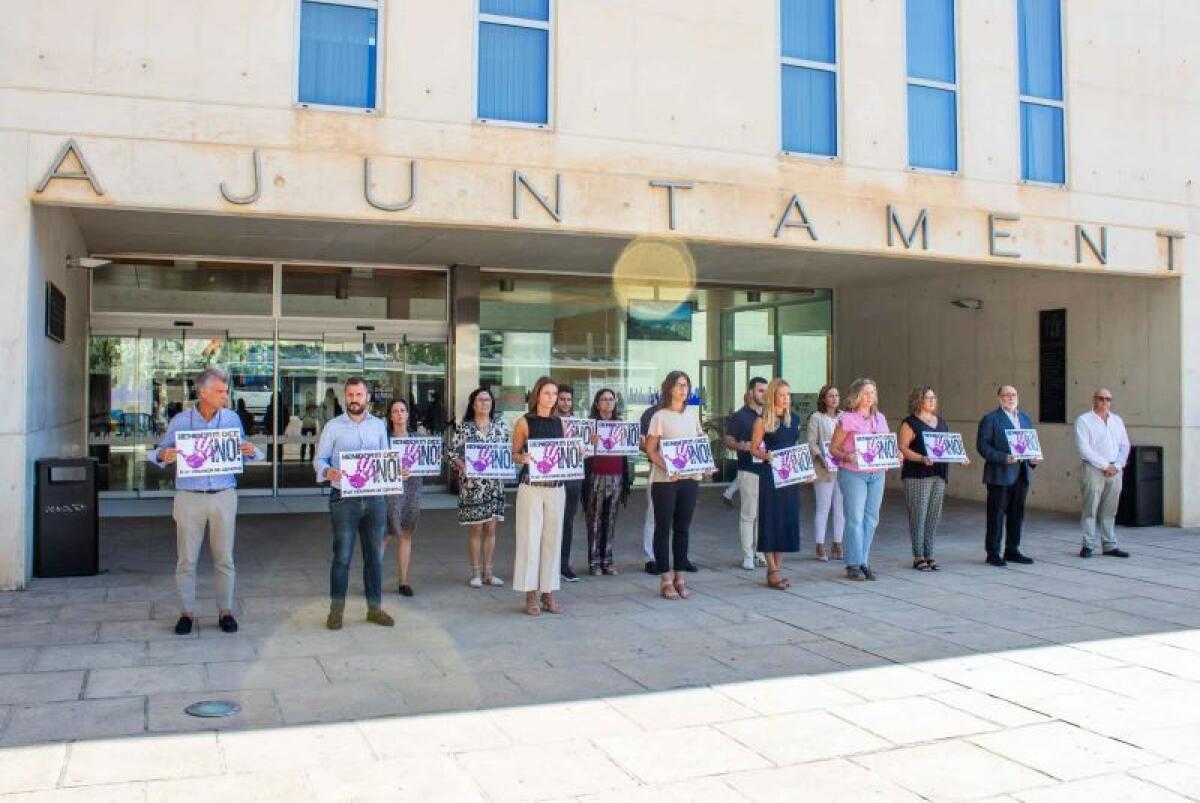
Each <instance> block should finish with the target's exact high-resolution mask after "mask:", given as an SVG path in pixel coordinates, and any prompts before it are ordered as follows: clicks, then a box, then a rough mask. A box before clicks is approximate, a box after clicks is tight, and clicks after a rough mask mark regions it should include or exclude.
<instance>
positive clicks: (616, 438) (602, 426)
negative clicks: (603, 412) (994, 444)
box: [596, 421, 642, 455]
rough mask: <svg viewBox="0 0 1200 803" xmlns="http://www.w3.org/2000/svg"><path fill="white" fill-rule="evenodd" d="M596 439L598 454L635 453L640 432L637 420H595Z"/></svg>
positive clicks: (636, 452)
mask: <svg viewBox="0 0 1200 803" xmlns="http://www.w3.org/2000/svg"><path fill="white" fill-rule="evenodd" d="M596 434H597V435H599V436H600V438H599V440H597V441H596V454H598V455H636V454H638V453H639V451H640V449H639V443H640V438H641V434H642V428H641V425H640V424H638V422H637V421H597V422H596Z"/></svg>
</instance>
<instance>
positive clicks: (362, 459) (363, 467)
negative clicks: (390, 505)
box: [338, 449, 404, 497]
mask: <svg viewBox="0 0 1200 803" xmlns="http://www.w3.org/2000/svg"><path fill="white" fill-rule="evenodd" d="M338 470H339V471H341V472H342V481H341V489H340V490H341V492H342V496H344V497H359V496H383V495H384V494H398V493H404V476H403V474H402V473H401V471H402V462H401V458H400V453H399V452H394V451H392V450H391V449H379V450H376V451H369V452H339V453H338Z"/></svg>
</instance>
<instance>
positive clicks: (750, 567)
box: [742, 555, 754, 572]
mask: <svg viewBox="0 0 1200 803" xmlns="http://www.w3.org/2000/svg"><path fill="white" fill-rule="evenodd" d="M742 568H743V569H745V570H746V571H748V572H752V571H754V558H753V557H751V556H750V555H747V556H746V557H744V558H742Z"/></svg>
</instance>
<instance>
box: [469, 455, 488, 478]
mask: <svg viewBox="0 0 1200 803" xmlns="http://www.w3.org/2000/svg"><path fill="white" fill-rule="evenodd" d="M491 464H492V461H491V453H490V452H489V450H487V449H480V450H479V451H478V452H476V453H475V458H474V459H473V460H471V468H473V469H474V470H475V471H476V472H478V473H480V474H482V473H483V472H485V471H487V468H488V466H490V465H491Z"/></svg>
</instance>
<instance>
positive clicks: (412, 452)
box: [400, 443, 420, 471]
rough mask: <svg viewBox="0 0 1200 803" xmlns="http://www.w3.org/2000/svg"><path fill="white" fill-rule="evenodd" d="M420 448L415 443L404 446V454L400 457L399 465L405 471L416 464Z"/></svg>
mask: <svg viewBox="0 0 1200 803" xmlns="http://www.w3.org/2000/svg"><path fill="white" fill-rule="evenodd" d="M419 454H420V448H419V447H418V446H417V445H416V444H415V443H409V444H405V446H404V453H403V454H402V455H401V456H400V465H402V466H403V467H404V469H405V470H406V471H407V470H409V469H411V468H412V467H413V466H415V465H416V464H417V455H419Z"/></svg>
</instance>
